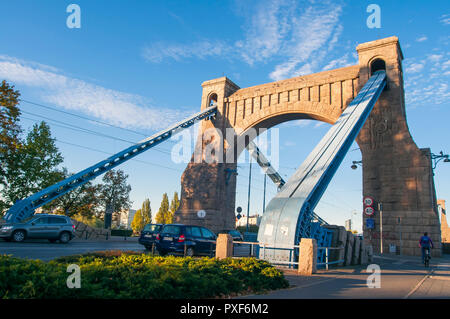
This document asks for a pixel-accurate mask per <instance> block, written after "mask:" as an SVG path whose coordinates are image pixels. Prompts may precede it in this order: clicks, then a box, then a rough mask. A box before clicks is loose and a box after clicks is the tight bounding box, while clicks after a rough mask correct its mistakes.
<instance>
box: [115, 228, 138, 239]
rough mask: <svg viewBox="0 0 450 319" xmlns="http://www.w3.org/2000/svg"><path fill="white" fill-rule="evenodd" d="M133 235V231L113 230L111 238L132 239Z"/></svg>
mask: <svg viewBox="0 0 450 319" xmlns="http://www.w3.org/2000/svg"><path fill="white" fill-rule="evenodd" d="M132 234H133V231H132V230H131V229H111V236H123V237H130V236H131V235H132Z"/></svg>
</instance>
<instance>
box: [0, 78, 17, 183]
mask: <svg viewBox="0 0 450 319" xmlns="http://www.w3.org/2000/svg"><path fill="white" fill-rule="evenodd" d="M19 97H20V93H19V91H16V90H14V86H11V85H9V84H8V83H7V82H6V81H4V80H3V81H2V83H1V85H0V184H1V185H4V186H5V185H6V184H7V174H8V172H9V171H10V170H11V169H13V168H14V166H15V165H16V163H15V162H14V161H13V160H12V158H11V155H12V154H14V153H16V152H17V150H18V149H19V148H20V145H21V141H20V133H21V132H22V129H21V128H20V125H19V116H20V110H19V107H18V106H17V105H18V104H19Z"/></svg>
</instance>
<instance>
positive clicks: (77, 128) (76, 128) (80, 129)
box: [21, 99, 276, 195]
mask: <svg viewBox="0 0 450 319" xmlns="http://www.w3.org/2000/svg"><path fill="white" fill-rule="evenodd" d="M21 102H25V103H29V104H32V105H36V106H40V107H43V108H47V109H50V110H53V111H57V112H60V113H64V114H68V115H71V116H74V117H78V118H81V119H83V120H86V121H93V122H97V123H99V124H102V125H108V126H111V127H114V128H118V129H121V130H125V131H130V132H132V133H135V134H139V135H142V136H148V135H147V134H145V133H142V132H138V131H134V130H130V129H126V128H122V127H120V126H117V125H113V124H109V123H106V122H102V121H99V120H94V119H91V118H89V117H85V116H81V115H78V114H74V113H71V112H67V111H63V110H59V109H56V108H53V107H50V106H47V105H43V104H40V103H35V102H31V101H28V100H23V99H22V100H21ZM21 113H24V114H29V115H32V116H36V117H39V118H42V119H45V120H47V121H50V122H52V125H53V126H57V127H62V128H66V129H70V130H73V131H78V132H83V133H86V134H91V135H96V136H100V137H105V138H109V139H113V140H117V141H121V142H125V143H130V144H135V143H136V142H133V141H129V140H125V139H122V138H119V137H116V136H112V135H108V134H104V133H101V132H98V131H94V130H90V129H86V128H84V127H80V126H76V125H73V124H70V123H67V122H64V121H60V120H56V119H53V118H49V117H46V116H43V115H40V114H35V113H32V112H28V111H24V110H21ZM21 118H22V119H26V120H30V121H34V122H40V121H39V120H36V119H32V118H28V117H25V116H21ZM55 123H56V124H55ZM56 141H58V142H60V143H62V144H66V145H71V146H75V147H79V148H83V149H86V150H89V151H94V152H99V153H102V154H107V155H113V153H109V152H106V151H102V150H98V149H94V148H90V147H88V146H84V145H80V144H75V143H71V142H67V141H63V140H60V139H56ZM171 142H172V141H171ZM154 149H155V150H156V151H158V152H162V153H165V154H169V155H170V154H171V152H170V151H169V150H166V149H158V148H157V147H155V148H154ZM132 160H133V161H136V162H140V163H143V164H148V165H154V166H159V167H162V168H167V169H170V170H174V171H179V172H182V170H179V169H175V168H171V167H167V166H164V165H160V164H156V163H150V162H146V161H142V160H138V159H132ZM258 168H259V167H255V169H258ZM239 175H240V176H242V177H248V176H247V175H246V174H242V173H240V174H239ZM253 179H255V180H260V181H262V179H261V178H259V177H256V176H254V177H253ZM244 186H245V187H248V185H242V187H244ZM237 187H241V185H239V184H238V185H237ZM251 188H252V189H255V190H259V191H262V189H260V188H258V187H255V186H251ZM268 193H269V195H276V192H271V191H268Z"/></svg>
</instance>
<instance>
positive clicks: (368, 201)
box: [363, 196, 375, 207]
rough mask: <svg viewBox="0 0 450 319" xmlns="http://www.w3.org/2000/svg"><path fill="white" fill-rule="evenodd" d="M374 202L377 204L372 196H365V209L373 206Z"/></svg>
mask: <svg viewBox="0 0 450 319" xmlns="http://www.w3.org/2000/svg"><path fill="white" fill-rule="evenodd" d="M374 202H375V201H374V200H373V198H372V197H370V196H365V197H364V198H363V203H364V207H367V206H373V203H374Z"/></svg>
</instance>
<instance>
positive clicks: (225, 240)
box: [216, 234, 233, 259]
mask: <svg viewBox="0 0 450 319" xmlns="http://www.w3.org/2000/svg"><path fill="white" fill-rule="evenodd" d="M228 257H233V237H231V235H230V234H219V237H217V241H216V258H218V259H224V258H228Z"/></svg>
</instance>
